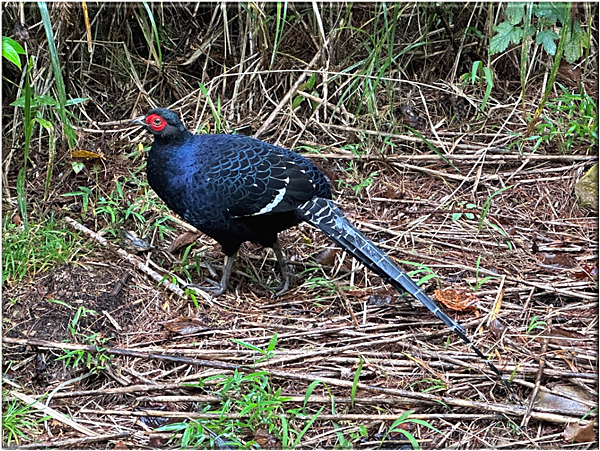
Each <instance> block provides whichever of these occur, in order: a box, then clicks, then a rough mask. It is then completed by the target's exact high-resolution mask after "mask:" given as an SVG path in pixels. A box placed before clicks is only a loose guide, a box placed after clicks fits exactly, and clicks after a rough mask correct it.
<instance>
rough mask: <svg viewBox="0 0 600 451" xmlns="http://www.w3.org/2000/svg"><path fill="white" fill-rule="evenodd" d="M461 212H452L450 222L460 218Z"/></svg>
mask: <svg viewBox="0 0 600 451" xmlns="http://www.w3.org/2000/svg"><path fill="white" fill-rule="evenodd" d="M461 216H462V213H452V222H456V221H458V220H459V219H460V217H461Z"/></svg>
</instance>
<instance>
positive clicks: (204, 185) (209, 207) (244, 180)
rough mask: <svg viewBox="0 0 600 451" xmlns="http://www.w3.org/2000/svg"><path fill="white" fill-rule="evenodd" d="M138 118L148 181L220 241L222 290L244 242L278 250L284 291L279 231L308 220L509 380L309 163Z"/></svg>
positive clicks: (154, 113)
mask: <svg viewBox="0 0 600 451" xmlns="http://www.w3.org/2000/svg"><path fill="white" fill-rule="evenodd" d="M139 122H140V123H143V125H144V126H145V127H146V129H147V130H148V131H150V132H151V133H153V135H154V143H153V144H152V149H151V150H150V155H149V157H148V165H147V173H148V181H149V183H150V186H151V187H152V188H153V189H154V190H155V191H156V193H157V194H158V195H159V197H160V198H161V199H163V200H164V201H165V203H166V204H167V205H168V206H169V208H171V209H172V210H173V211H175V212H176V213H177V214H179V215H180V216H182V217H183V218H184V219H185V220H186V221H188V222H189V223H190V224H192V225H194V226H195V227H196V228H198V229H199V230H200V231H202V232H204V233H205V234H207V235H209V236H211V237H212V238H214V239H215V240H217V242H219V244H221V247H222V249H223V252H224V253H225V255H226V264H225V268H224V271H223V278H222V280H221V284H220V286H219V287H218V289H217V290H215V293H216V294H221V293H223V292H224V291H225V290H226V289H227V283H228V280H229V275H230V273H231V270H232V265H233V256H234V255H235V254H236V252H237V251H238V249H239V247H240V245H241V244H242V243H243V242H245V241H253V242H256V243H259V244H261V245H263V246H266V247H272V248H273V249H274V250H275V254H276V256H277V259H278V262H279V265H280V268H281V272H282V276H283V279H284V283H283V284H282V290H281V292H283V291H285V290H286V289H287V287H288V273H287V270H286V265H285V261H284V257H283V253H282V252H281V249H280V247H279V244H278V241H277V234H278V233H279V232H281V231H283V230H286V229H288V228H290V227H292V226H294V225H296V224H298V223H300V222H302V221H307V222H309V223H311V224H313V225H314V226H316V227H317V228H319V229H320V230H322V231H323V232H324V233H325V234H327V236H329V237H330V238H331V239H332V240H334V241H335V242H336V243H338V244H339V245H340V246H341V247H342V248H344V249H345V250H346V251H348V252H349V253H350V254H351V255H353V256H354V257H356V258H357V259H358V260H360V261H361V262H362V263H363V264H364V265H365V266H367V267H368V268H369V269H371V270H372V271H374V272H375V273H376V274H378V275H379V276H381V277H382V278H383V279H384V280H385V281H386V282H388V283H390V284H391V285H392V286H394V287H395V288H396V289H398V290H399V291H403V290H406V291H407V292H408V293H410V294H411V295H413V296H414V297H415V298H416V299H418V300H419V301H421V302H422V303H423V304H424V305H425V306H426V307H427V308H428V309H429V310H431V312H432V313H433V314H435V315H436V316H437V317H438V318H439V319H440V320H442V321H443V322H444V323H445V324H446V325H447V326H448V327H449V328H450V329H451V330H452V331H453V332H454V333H456V334H457V335H458V336H459V337H460V338H461V339H462V340H464V341H465V342H466V343H467V344H468V345H469V346H470V347H471V348H472V349H473V350H474V352H475V353H476V354H477V355H478V356H479V357H481V358H483V359H484V360H486V363H487V364H488V365H489V367H490V368H491V369H492V371H494V372H495V373H496V374H497V375H499V376H500V377H501V378H502V380H503V381H504V382H505V383H506V381H505V379H504V378H503V376H502V373H501V372H500V371H499V370H498V369H497V368H496V367H495V366H494V365H493V364H492V363H491V362H489V360H487V359H486V357H485V355H484V354H483V353H482V352H481V351H479V349H477V348H476V347H475V346H474V345H473V343H472V342H471V341H470V340H469V339H468V338H467V336H466V335H465V330H464V329H463V328H462V327H461V326H460V325H459V324H458V323H457V322H456V321H454V320H453V319H451V318H450V317H449V316H448V315H446V314H445V313H444V312H443V311H442V310H441V309H440V308H439V307H438V306H437V305H436V304H435V302H434V301H433V300H432V299H431V298H430V297H429V296H427V295H426V294H425V292H423V291H422V290H421V289H420V288H419V287H418V286H417V285H416V284H415V283H414V282H413V281H412V280H411V279H410V277H409V276H408V275H407V274H406V273H405V272H404V271H402V270H401V269H400V268H399V267H398V266H397V265H396V264H395V263H394V262H393V261H392V260H391V259H390V258H389V257H388V256H387V255H386V254H385V253H384V252H383V251H381V250H380V249H379V248H378V247H377V246H375V244H373V243H372V242H371V241H369V240H368V239H367V238H366V237H365V236H364V235H363V234H362V233H361V232H360V231H359V230H358V229H356V228H355V227H354V226H353V225H351V224H350V223H349V222H348V220H347V219H346V218H345V217H344V214H343V213H342V212H341V211H340V210H339V209H338V208H337V207H336V206H335V204H334V203H333V201H331V188H330V185H329V180H328V179H327V177H325V175H324V174H323V173H322V172H321V171H320V170H319V169H318V168H317V167H316V166H315V165H314V164H313V163H312V162H311V161H309V160H308V159H306V158H304V157H302V156H301V155H299V154H297V153H295V152H292V151H290V150H288V149H284V148H281V147H277V146H273V145H271V144H268V143H266V142H263V141H260V140H257V139H254V138H250V137H247V136H240V135H192V134H191V133H189V132H188V131H187V130H186V129H185V127H184V126H183V124H182V122H181V121H180V119H179V117H178V116H177V115H175V114H174V113H172V112H171V111H169V110H165V109H162V108H158V109H154V110H151V111H150V112H149V113H148V114H147V115H146V116H145V117H144V118H142V119H140V120H139ZM507 386H508V385H507Z"/></svg>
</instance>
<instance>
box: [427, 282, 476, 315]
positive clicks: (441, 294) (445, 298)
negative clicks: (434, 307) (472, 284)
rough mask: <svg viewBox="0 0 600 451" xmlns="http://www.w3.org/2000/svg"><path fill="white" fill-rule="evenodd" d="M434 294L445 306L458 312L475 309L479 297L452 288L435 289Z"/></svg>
mask: <svg viewBox="0 0 600 451" xmlns="http://www.w3.org/2000/svg"><path fill="white" fill-rule="evenodd" d="M434 296H435V298H436V299H437V300H438V301H440V302H441V303H442V304H444V305H445V306H446V307H448V308H450V309H452V310H458V311H459V312H462V311H464V310H477V303H478V302H479V298H478V297H477V296H475V295H474V294H473V293H471V294H466V292H465V290H455V289H454V288H448V289H446V290H435V292H434Z"/></svg>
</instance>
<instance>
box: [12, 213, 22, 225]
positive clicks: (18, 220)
mask: <svg viewBox="0 0 600 451" xmlns="http://www.w3.org/2000/svg"><path fill="white" fill-rule="evenodd" d="M22 222H23V220H22V219H21V217H20V216H19V215H18V214H15V215H14V216H13V217H12V223H13V224H15V225H20V224H21V223H22Z"/></svg>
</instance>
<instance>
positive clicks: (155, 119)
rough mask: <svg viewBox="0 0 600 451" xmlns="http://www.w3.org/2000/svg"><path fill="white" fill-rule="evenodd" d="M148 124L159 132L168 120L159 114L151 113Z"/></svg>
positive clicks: (147, 120) (147, 119)
mask: <svg viewBox="0 0 600 451" xmlns="http://www.w3.org/2000/svg"><path fill="white" fill-rule="evenodd" d="M146 124H148V125H149V126H150V127H151V128H152V130H154V131H155V132H159V131H161V130H162V129H163V128H165V127H166V125H167V121H165V120H164V119H163V118H162V117H160V116H159V115H158V114H151V115H150V116H148V117H147V118H146Z"/></svg>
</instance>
